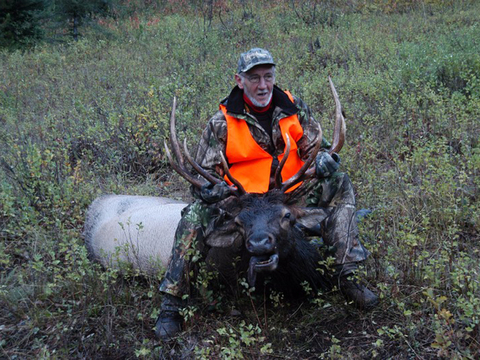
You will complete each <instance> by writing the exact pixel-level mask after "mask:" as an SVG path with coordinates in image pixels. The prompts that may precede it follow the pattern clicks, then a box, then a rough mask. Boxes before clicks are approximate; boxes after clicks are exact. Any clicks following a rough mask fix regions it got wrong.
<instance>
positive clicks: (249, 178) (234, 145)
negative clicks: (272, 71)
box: [220, 91, 303, 193]
mask: <svg viewBox="0 0 480 360" xmlns="http://www.w3.org/2000/svg"><path fill="white" fill-rule="evenodd" d="M285 93H286V94H287V95H288V98H289V99H290V100H291V101H292V102H293V97H292V95H291V94H290V93H289V92H287V91H286V92H285ZM220 110H221V111H222V112H223V114H224V115H225V118H226V120H227V146H226V155H227V159H228V163H229V164H230V172H231V174H232V175H233V177H234V178H235V179H237V180H238V181H239V182H240V183H241V184H242V185H243V187H244V188H245V190H246V191H247V192H249V193H265V192H267V191H268V186H269V184H270V171H271V168H272V162H273V156H272V155H270V154H269V153H268V152H266V151H265V150H263V149H262V148H261V147H260V145H258V143H257V142H256V141H255V140H254V138H253V136H252V134H251V133H250V129H249V128H248V124H247V122H246V121H245V120H243V119H237V118H235V117H233V116H230V115H228V114H227V108H226V107H225V106H224V105H220ZM279 125H280V130H281V132H282V137H283V140H284V142H285V144H286V143H287V139H286V136H285V134H288V136H289V138H290V144H291V145H290V155H289V156H288V159H287V162H286V163H285V166H284V167H283V169H282V181H285V180H286V179H289V178H291V177H292V176H293V175H295V174H296V173H297V171H298V170H299V169H300V168H301V167H302V165H303V161H302V160H301V159H300V156H299V155H298V151H297V149H298V147H297V142H298V140H300V138H301V137H302V136H303V128H302V126H301V125H300V121H298V116H297V114H294V115H290V116H287V117H285V118H283V119H281V120H280V122H279ZM284 154H285V151H284V152H283V153H282V154H281V155H279V156H278V160H279V161H281V160H282V158H283V156H284ZM225 181H226V182H227V183H229V184H230V185H231V184H232V183H231V181H230V180H229V179H228V178H227V176H226V175H225ZM300 184H301V183H299V184H297V185H295V186H294V187H292V188H290V189H289V190H288V191H292V190H293V189H295V188H296V187H298V186H300Z"/></svg>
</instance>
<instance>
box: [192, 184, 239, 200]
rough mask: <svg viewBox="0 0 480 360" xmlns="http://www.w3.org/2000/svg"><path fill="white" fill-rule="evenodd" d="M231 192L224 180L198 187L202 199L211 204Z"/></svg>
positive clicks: (224, 197)
mask: <svg viewBox="0 0 480 360" xmlns="http://www.w3.org/2000/svg"><path fill="white" fill-rule="evenodd" d="M231 194H232V191H231V189H230V186H229V185H228V184H227V183H226V182H225V181H222V182H221V183H218V184H215V185H213V184H211V183H208V184H205V185H203V186H202V188H201V189H200V197H201V198H202V200H203V201H205V202H208V203H211V204H213V203H216V202H218V201H220V200H223V199H226V198H227V197H229V196H230V195H231Z"/></svg>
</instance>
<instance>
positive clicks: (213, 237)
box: [206, 219, 242, 248]
mask: <svg viewBox="0 0 480 360" xmlns="http://www.w3.org/2000/svg"><path fill="white" fill-rule="evenodd" d="M241 242H242V237H241V235H240V233H239V232H238V228H237V226H236V224H235V221H233V219H232V220H230V221H227V222H226V224H225V225H222V226H218V227H215V228H214V229H213V230H212V232H211V233H210V234H208V236H207V239H206V243H207V245H208V246H211V247H216V248H226V247H231V246H238V245H239V243H241Z"/></svg>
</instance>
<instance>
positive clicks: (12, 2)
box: [0, 0, 48, 49]
mask: <svg viewBox="0 0 480 360" xmlns="http://www.w3.org/2000/svg"><path fill="white" fill-rule="evenodd" d="M47 5H48V3H47V0H2V1H0V47H7V48H13V49H16V48H20V47H23V46H25V45H29V44H32V43H34V42H36V41H38V40H39V39H41V38H42V37H43V30H42V28H41V15H42V12H43V10H45V8H46V7H47Z"/></svg>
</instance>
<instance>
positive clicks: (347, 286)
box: [339, 275, 378, 310]
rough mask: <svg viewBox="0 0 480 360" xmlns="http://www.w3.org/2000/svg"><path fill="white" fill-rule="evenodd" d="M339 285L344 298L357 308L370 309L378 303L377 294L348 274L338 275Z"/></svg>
mask: <svg viewBox="0 0 480 360" xmlns="http://www.w3.org/2000/svg"><path fill="white" fill-rule="evenodd" d="M339 287H340V292H341V293H342V294H343V296H344V297H345V299H346V300H347V301H349V302H350V301H351V302H353V305H354V306H355V307H356V308H357V309H360V310H371V309H373V308H374V307H375V306H376V305H377V304H378V296H377V295H375V294H374V293H373V292H372V291H370V290H369V289H368V288H366V287H365V286H363V285H362V284H360V283H359V282H358V281H357V280H355V279H351V277H349V276H348V275H343V276H340V278H339Z"/></svg>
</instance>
